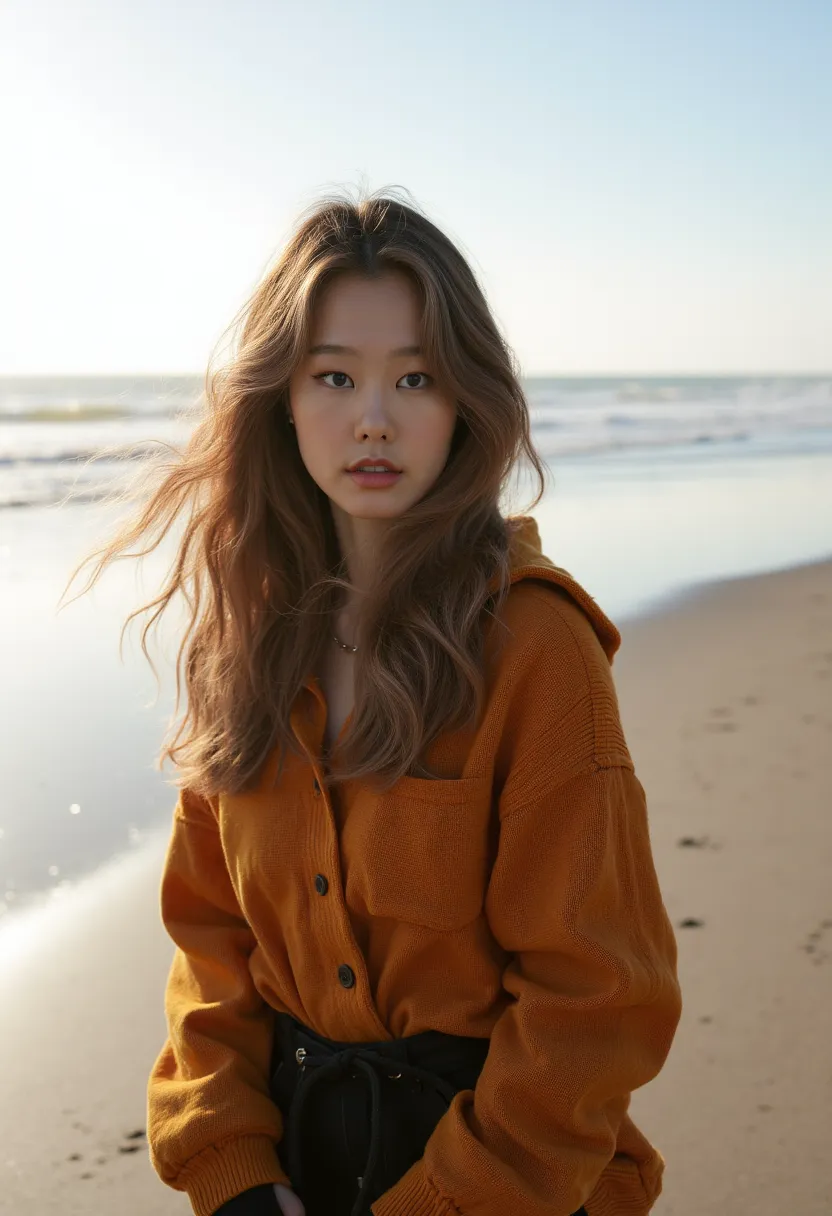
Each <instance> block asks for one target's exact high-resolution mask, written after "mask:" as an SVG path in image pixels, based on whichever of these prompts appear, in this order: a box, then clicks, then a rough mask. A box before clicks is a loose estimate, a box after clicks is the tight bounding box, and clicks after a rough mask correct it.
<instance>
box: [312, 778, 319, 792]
mask: <svg viewBox="0 0 832 1216" xmlns="http://www.w3.org/2000/svg"><path fill="white" fill-rule="evenodd" d="M312 788H313V789H314V791H315V793H316V794H320V792H321V787H320V786H319V785H318V778H317V777H316V778H315V780H314V782H313V783H312Z"/></svg>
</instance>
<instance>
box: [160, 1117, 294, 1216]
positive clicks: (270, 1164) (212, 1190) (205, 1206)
mask: <svg viewBox="0 0 832 1216" xmlns="http://www.w3.org/2000/svg"><path fill="white" fill-rule="evenodd" d="M180 1181H181V1184H182V1186H183V1187H184V1189H185V1190H186V1191H187V1194H188V1198H189V1199H190V1201H191V1207H192V1208H193V1210H194V1213H195V1216H214V1213H215V1212H216V1211H217V1209H218V1208H221V1207H222V1205H223V1204H224V1203H226V1202H227V1201H228V1200H229V1199H233V1198H234V1196H235V1195H240V1194H242V1192H243V1191H247V1190H249V1189H250V1188H251V1187H255V1186H261V1185H262V1184H263V1183H264V1182H281V1183H283V1185H284V1186H289V1185H290V1183H289V1179H288V1177H287V1176H286V1173H285V1171H284V1169H283V1167H282V1165H281V1164H280V1161H279V1159H278V1156H277V1148H276V1147H275V1142H274V1140H272V1138H271V1136H240V1137H238V1138H237V1139H236V1140H227V1141H225V1143H224V1144H219V1145H217V1146H213V1145H212V1146H211V1147H210V1148H206V1149H203V1151H202V1152H201V1153H198V1154H197V1156H196V1157H193V1158H192V1159H191V1160H190V1161H189V1162H188V1165H187V1168H186V1169H185V1170H184V1171H183V1173H182V1174H181V1175H180Z"/></svg>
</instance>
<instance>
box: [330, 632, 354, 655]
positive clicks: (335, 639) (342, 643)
mask: <svg viewBox="0 0 832 1216" xmlns="http://www.w3.org/2000/svg"><path fill="white" fill-rule="evenodd" d="M332 640H333V641H334V642H337V643H338V645H339V646H340V647H341V649H342V650H347V651H349V652H350V654H355V653H356V651H357V650H358V647H357V646H347V644H346V642H342V641H341V639H340V638H338V637H336V636H335V634H334V633H333V635H332Z"/></svg>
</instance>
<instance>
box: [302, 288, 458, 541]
mask: <svg viewBox="0 0 832 1216" xmlns="http://www.w3.org/2000/svg"><path fill="white" fill-rule="evenodd" d="M419 333H420V301H419V296H418V293H417V290H416V287H415V286H414V285H413V283H411V281H410V280H409V279H408V278H407V277H406V276H405V275H403V274H401V273H398V272H396V271H389V272H386V273H385V274H384V275H383V276H382V277H380V278H377V279H367V278H363V277H361V276H358V275H353V274H350V275H341V276H338V277H337V278H335V279H334V280H333V281H332V282H331V283H330V284H329V285H328V287H327V288H326V289H325V290H324V292H323V293H322V295H321V297H320V298H319V300H318V302H317V308H316V310H315V314H314V316H313V319H312V334H311V339H310V349H309V351H308V352H307V353H306V356H305V358H304V359H303V360H302V361H301V363H300V365H299V366H298V367H297V369H296V370H295V372H294V374H293V375H292V377H291V380H290V382H289V408H290V410H291V413H292V417H293V418H294V421H295V428H294V429H295V431H296V432H297V439H298V446H299V448H300V453H301V457H302V459H303V462H304V464H305V465H306V468H307V470H308V471H309V475H310V476H311V477H312V479H313V480H314V481H315V482H316V483H317V484H318V486H320V488H321V489H322V490H323V492H324V493H325V494H326V495H327V496H328V497H329V498H330V500H331V501H332V503H333V509H334V510H335V509H336V508H341V509H342V510H343V511H344V512H346V514H347V515H350V516H353V517H354V518H360V519H390V518H393V517H394V516H396V515H399V514H401V513H402V512H403V511H405V510H407V508H408V507H410V506H412V505H413V504H414V503H416V502H418V501H419V500H420V499H421V498H422V497H423V496H424V495H425V494H426V493H427V491H428V490H429V489H430V487H431V486H432V485H433V483H434V482H435V481H436V479H437V477H438V476H439V474H440V473H441V472H442V469H443V468H444V466H445V461H446V460H447V457H448V452H449V450H450V446H451V438H452V436H453V432H454V426H455V424H456V403H455V402H454V401H452V400H450V399H449V398H448V397H446V396H443V394H442V393H440V391H439V390H438V388H437V386H436V384H435V382H434V379H433V376H432V375H431V370H432V369H431V368H429V367H428V366H427V363H426V360H425V358H424V357H423V356H422V355H421V354H419V353H418V348H419ZM323 345H325V346H327V347H328V348H329V349H328V350H326V351H325V352H323V351H320V350H317V349H316V348H318V347H319V346H323ZM335 347H338V348H341V349H334V348H335ZM376 456H377V457H382V456H383V457H385V458H386V459H387V460H390V461H391V462H392V463H393V464H394V465H395V467H396V468H397V469H401V473H400V474H399V476H398V477H397V478H396V480H395V482H394V484H392V485H389V486H378V485H370V486H363V485H361V484H360V483H359V482H358V481H357V480H356V479H355V478H353V477H352V476H351V475H350V473H348V472H347V468H348V466H349V465H351V464H352V463H353V462H354V461H355V460H358V459H359V458H360V459H361V460H362V461H364V460H366V461H367V462H368V463H372V457H376Z"/></svg>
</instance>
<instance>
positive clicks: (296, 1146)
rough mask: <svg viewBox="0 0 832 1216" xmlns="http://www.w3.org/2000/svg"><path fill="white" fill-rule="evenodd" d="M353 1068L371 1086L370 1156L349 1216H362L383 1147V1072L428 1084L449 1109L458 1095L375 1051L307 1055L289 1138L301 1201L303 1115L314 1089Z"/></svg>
mask: <svg viewBox="0 0 832 1216" xmlns="http://www.w3.org/2000/svg"><path fill="white" fill-rule="evenodd" d="M391 1063H393V1065H394V1067H396V1068H397V1069H398V1070H399V1071H398V1073H396V1074H393V1075H391V1074H390V1073H389V1072H388V1071H387V1070H388V1068H390V1066H391ZM353 1064H354V1065H356V1066H357V1067H358V1069H359V1070H360V1072H361V1073H362V1074H363V1075H364V1076H365V1077H367V1079H368V1081H369V1082H370V1152H369V1154H368V1156H367V1164H366V1165H365V1166H364V1172H363V1173H362V1175H361V1182H360V1189H359V1192H358V1196H357V1198H356V1200H355V1203H354V1204H353V1206H352V1212H351V1214H350V1216H363V1206H364V1205H363V1199H364V1195H365V1194H366V1193H367V1192H368V1191H369V1189H370V1186H371V1185H372V1181H373V1177H374V1174H375V1169H376V1163H377V1161H378V1154H379V1148H380V1147H381V1084H380V1082H379V1073H380V1072H381V1073H382V1074H383V1075H384V1076H386V1077H388V1078H390V1079H391V1080H398V1078H399V1077H402V1078H405V1077H406V1078H409V1079H411V1080H416V1081H419V1082H421V1083H423V1084H424V1083H427V1084H428V1085H431V1086H433V1088H434V1089H435V1090H436V1091H437V1092H438V1093H439V1094H441V1095H442V1097H443V1098H445V1100H446V1101H447V1103H448V1105H450V1103H451V1099H452V1098H453V1097H454V1095H455V1093H456V1092H457V1091H456V1090H455V1089H454V1087H453V1086H452V1085H450V1084H449V1083H448V1082H447V1081H445V1080H443V1079H442V1077H439V1076H437V1075H436V1073H433V1072H431V1071H430V1070H429V1069H427V1068H419V1067H417V1066H416V1065H415V1064H408V1063H406V1062H405V1061H402V1060H395V1061H391V1059H390V1057H389V1056H385V1055H381V1054H380V1053H379V1052H376V1051H372V1050H371V1049H370V1048H367V1047H345V1048H343V1049H342V1050H341V1051H336V1052H333V1053H332V1054H329V1055H315V1054H314V1053H310V1052H304V1053H303V1062H302V1063H301V1067H300V1075H299V1077H298V1082H297V1086H296V1088H295V1092H294V1094H293V1096H292V1104H291V1107H290V1110H289V1119H288V1124H289V1126H288V1128H287V1137H286V1138H287V1151H288V1157H289V1174H290V1177H291V1179H292V1185H293V1187H294V1188H295V1190H297V1192H298V1194H299V1195H300V1198H301V1199H303V1190H302V1187H303V1182H302V1176H301V1175H302V1145H303V1141H302V1137H301V1126H300V1123H301V1114H302V1112H303V1110H304V1107H305V1106H306V1103H307V1101H308V1098H309V1095H310V1093H311V1092H312V1090H313V1088H314V1086H315V1085H319V1084H320V1083H321V1081H324V1080H326V1079H330V1080H337V1079H338V1078H339V1077H342V1076H343V1075H344V1073H346V1071H347V1069H348V1068H349V1067H350V1066H351V1065H353ZM309 1068H311V1069H312V1070H313V1071H312V1072H311V1073H309V1074H307V1072H306V1070H307V1069H309Z"/></svg>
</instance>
